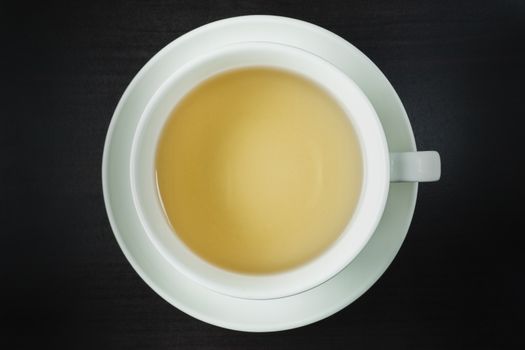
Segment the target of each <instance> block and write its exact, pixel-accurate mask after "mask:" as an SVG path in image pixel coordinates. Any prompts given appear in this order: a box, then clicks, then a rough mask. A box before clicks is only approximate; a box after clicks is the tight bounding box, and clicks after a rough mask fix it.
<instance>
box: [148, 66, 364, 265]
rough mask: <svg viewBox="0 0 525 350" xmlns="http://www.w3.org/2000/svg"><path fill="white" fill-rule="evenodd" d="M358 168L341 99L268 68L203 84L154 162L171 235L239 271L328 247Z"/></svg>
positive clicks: (346, 210) (344, 216) (175, 116)
mask: <svg viewBox="0 0 525 350" xmlns="http://www.w3.org/2000/svg"><path fill="white" fill-rule="evenodd" d="M362 168H363V166H362V158H361V152H360V148H359V144H358V140H357V137H356V134H355V132H354V130H353V128H352V125H351V123H350V122H349V120H348V118H347V116H346V115H345V113H344V111H343V110H342V109H341V107H340V106H339V105H338V104H337V102H336V101H335V100H334V99H333V98H332V97H330V96H329V95H328V94H327V93H326V92H325V91H324V90H323V89H321V88H320V87H318V86H317V85H316V84H314V83H313V82H311V81H310V80H307V79H305V78H303V77H301V76H299V75H296V74H292V73H289V72H286V71H281V70H275V69H268V68H246V69H238V70H233V71H228V72H225V73H222V74H219V75H216V76H214V77H213V78H211V79H209V80H207V81H205V82H204V83H202V84H200V85H199V86H197V87H196V88H195V89H194V90H193V91H192V92H190V93H189V94H188V95H187V96H186V97H185V98H184V99H183V100H182V102H181V103H180V104H178V105H177V107H176V108H175V109H174V110H173V112H172V113H171V116H170V118H169V120H168V121H167V123H166V125H165V127H164V130H163V132H162V135H161V138H160V140H159V143H158V148H157V158H156V172H157V185H158V189H159V195H160V198H161V201H162V203H163V206H164V210H165V214H166V216H167V218H168V220H169V222H170V224H171V226H172V228H173V229H174V232H176V234H177V235H178V236H179V237H180V238H181V239H182V240H183V241H184V242H185V244H186V245H187V246H188V247H189V248H190V249H191V250H193V251H194V252H195V253H196V254H197V255H199V256H201V257H202V258H203V259H205V260H207V261H209V262H210V263H212V264H215V265H217V266H219V267H222V268H225V269H228V270H233V271H237V272H243V273H271V272H278V271H282V270H286V269H290V268H293V267H296V266H298V265H300V264H303V263H305V262H306V261H308V260H310V259H312V258H314V257H316V256H318V255H319V254H320V253H322V252H323V251H324V250H325V249H327V248H328V247H329V246H330V245H331V244H332V243H333V242H334V241H335V240H336V239H337V238H338V237H339V235H340V234H341V232H342V231H343V230H344V228H345V227H346V225H347V224H348V222H349V220H350V218H351V216H352V213H353V211H354V209H355V207H356V204H357V201H358V199H359V195H360V192H361V182H362V176H363V170H362Z"/></svg>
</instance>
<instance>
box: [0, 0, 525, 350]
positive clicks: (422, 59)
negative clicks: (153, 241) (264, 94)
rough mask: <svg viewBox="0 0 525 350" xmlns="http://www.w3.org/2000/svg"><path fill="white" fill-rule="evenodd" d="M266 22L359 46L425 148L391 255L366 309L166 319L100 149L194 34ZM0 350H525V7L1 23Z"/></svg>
mask: <svg viewBox="0 0 525 350" xmlns="http://www.w3.org/2000/svg"><path fill="white" fill-rule="evenodd" d="M245 14H277V15H284V16H290V17H295V18H299V19H303V20H307V21H310V22H313V23H316V24H318V25H321V26H323V27H325V28H327V29H329V30H331V31H333V32H335V33H337V34H339V35H340V36H342V37H344V38H345V39H347V40H349V41H350V42H352V43H353V44H354V45H356V46H357V47H358V48H359V49H361V50H362V51H363V52H364V53H365V54H366V55H368V56H369V57H370V58H371V59H372V60H373V61H374V62H375V63H376V64H377V65H378V66H379V67H380V69H381V70H382V71H383V72H384V73H385V74H386V76H387V77H388V78H389V79H390V81H391V82H392V84H393V85H394V87H395V88H396V90H397V92H398V93H399V95H400V97H401V99H402V100H403V102H404V104H405V107H406V109H407V111H408V114H409V117H410V120H411V122H412V125H413V128H414V132H415V135H416V139H417V144H418V147H419V148H420V149H436V150H438V151H440V153H441V155H442V159H443V177H442V180H441V181H440V182H439V183H435V184H425V185H422V186H420V193H419V198H418V204H417V209H416V213H415V217H414V220H413V223H412V226H411V228H410V231H409V234H408V237H407V239H406V241H405V244H404V245H403V247H402V249H401V251H400V252H399V255H398V256H397V258H396V259H395V261H394V262H393V264H392V265H391V267H390V268H389V269H388V271H387V272H386V273H385V274H384V276H383V277H382V278H381V279H380V280H379V281H378V283H376V284H375V285H374V286H373V287H372V288H371V289H370V290H369V291H368V292H367V293H366V294H365V295H363V296H362V297H361V298H359V299H358V300H357V301H356V302H355V303H353V304H352V305H350V306H349V307H347V308H346V309H344V310H343V311H341V312H339V313H337V314H336V315H334V316H332V317H330V318H328V319H326V320H323V321H321V322H318V323H316V324H313V325H310V326H307V327H303V328H300V329H296V330H291V331H286V332H278V333H270V334H250V333H241V332H234V331H229V330H225V329H221V328H218V327H215V326H211V325H208V324H206V323H203V322H201V321H198V320H196V319H193V318H191V317H189V316H187V315H186V314H184V313H182V312H181V311H179V310H177V309H175V308H174V307H172V306H171V305H169V304H168V303H167V302H165V301H164V300H163V299H162V298H160V297H159V296H158V295H156V294H155V293H154V292H153V291H152V290H151V289H150V288H149V287H148V286H147V285H146V284H145V283H144V282H143V281H142V280H141V279H140V278H139V276H138V275H137V274H136V273H135V272H134V270H133V269H132V268H131V266H130V265H129V264H128V262H127V261H126V259H125V258H124V255H123V254H122V252H121V251H120V249H119V247H118V246H117V243H116V241H115V239H114V237H113V234H112V232H111V229H110V226H109V223H108V219H107V217H106V212H105V209H104V203H103V198H102V189H101V177H100V173H101V160H102V150H103V144H104V138H105V135H106V131H107V127H108V125H109V122H110V118H111V115H112V113H113V110H114V108H115V106H116V104H117V102H118V100H119V98H120V96H121V94H122V92H123V91H124V89H125V88H126V86H127V84H128V83H129V82H130V80H131V79H132V78H133V76H134V75H135V74H136V72H137V71H138V70H139V69H140V68H141V67H142V65H144V64H145V63H146V62H147V61H148V59H150V58H151V57H152V56H153V55H154V54H155V53H156V52H157V51H158V50H160V49H161V48H162V47H164V46H165V45H166V44H168V43H169V42H171V41H172V40H174V39H175V38H177V37H178V36H180V35H181V34H183V33H185V32H187V31H189V30H191V29H194V28H195V27H198V26H200V25H202V24H205V23H208V22H210V21H214V20H217V19H221V18H226V17H231V16H237V15H245ZM0 19H1V20H0V26H1V28H2V30H1V33H2V34H1V38H2V39H3V40H2V41H1V42H0V47H1V51H0V52H1V55H0V60H1V63H2V78H1V83H0V86H1V94H0V95H1V99H2V104H1V105H0V107H1V112H0V113H1V114H0V115H1V117H2V126H1V127H0V205H1V207H0V223H1V229H0V232H1V233H0V234H1V242H2V243H1V245H0V247H1V248H0V249H1V254H0V271H1V276H0V277H1V279H0V280H1V286H2V287H1V288H0V291H1V301H2V307H1V311H0V315H1V317H2V319H3V322H2V324H3V326H2V327H1V333H4V334H3V335H2V336H1V337H0V345H1V344H2V343H3V342H8V341H11V342H14V343H13V344H14V345H15V346H16V347H15V346H13V345H11V347H2V348H3V349H8V348H23V347H26V346H27V347H29V345H40V346H44V345H52V346H53V348H64V349H80V348H82V349H84V348H86V349H106V348H108V349H168V348H169V349H216V348H217V349H219V348H224V349H290V348H311V349H464V348H478V349H479V348H487V349H501V348H511V346H512V345H518V344H520V345H521V346H523V345H524V344H523V337H522V335H523V333H524V331H525V326H524V311H525V310H524V301H523V299H524V298H523V288H522V287H521V282H522V280H523V277H524V276H523V263H522V260H523V253H522V251H523V245H522V244H521V243H523V229H522V228H521V227H520V226H519V225H521V224H523V219H522V218H523V207H524V206H523V195H524V193H523V192H524V191H523V178H524V174H523V166H522V165H523V159H524V157H523V152H524V147H523V139H524V137H523V132H524V129H523V124H524V123H523V119H524V117H525V115H524V112H523V111H524V107H523V103H524V102H525V100H524V91H525V88H524V86H525V85H524V83H525V81H524V78H525V74H524V73H525V69H524V64H525V52H524V49H525V2H524V1H492V2H487V1H365V0H363V1H350V0H349V1H343V0H341V1H304V2H300V1H287V0H279V1H257V0H245V1H242V0H239V1H210V0H206V1H195V0H193V1H186V0H182V1H167V0H164V1H163V0H155V1H129V2H125V1H118V2H106V1H71V2H62V3H59V2H40V3H37V4H30V3H28V2H17V3H13V4H8V3H6V2H2V4H1V5H0Z"/></svg>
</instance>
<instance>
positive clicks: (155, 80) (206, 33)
mask: <svg viewBox="0 0 525 350" xmlns="http://www.w3.org/2000/svg"><path fill="white" fill-rule="evenodd" d="M242 41H270V42H278V43H284V44H288V45H292V46H297V47H300V48H302V49H305V50H308V51H310V52H312V53H315V54H317V55H319V56H321V57H323V58H324V59H326V60H328V61H330V62H331V63H332V64H334V65H336V66H337V67H339V69H341V70H342V71H344V72H345V73H347V74H348V75H349V76H350V77H351V78H352V79H353V80H354V81H355V82H356V83H357V84H358V85H359V86H360V87H361V89H362V90H363V91H364V92H365V94H366V95H367V96H368V98H369V99H370V100H371V101H372V104H373V105H374V107H375V109H376V111H377V113H378V115H379V117H380V119H381V122H382V123H383V127H384V129H385V133H386V136H387V139H388V145H389V149H390V151H415V150H416V146H415V141H414V137H413V134H412V129H411V127H410V123H409V120H408V117H407V115H406V112H405V110H404V108H403V105H402V104H401V101H400V100H399V97H398V96H397V94H396V92H395V91H394V89H393V88H392V86H391V85H390V83H389V82H388V80H387V79H386V78H385V77H384V75H383V74H382V73H381V72H380V71H379V69H378V68H377V67H376V66H375V65H374V64H373V63H372V62H371V61H370V60H369V59H368V58H367V57H366V56H365V55H364V54H363V53H361V52H360V51H359V50H357V49H356V48H355V47H354V46H352V45H351V44H349V43H348V42H346V41H345V40H343V39H342V38H340V37H338V36H336V35H334V34H333V33H331V32H329V31H327V30H325V29H322V28H320V27H317V26H315V25H312V24H310V23H306V22H302V21H298V20H293V19H289V18H284V17H274V16H245V17H236V18H230V19H226V20H221V21H218V22H214V23H210V24H208V25H205V26H203V27H200V28H197V29H195V30H193V31H191V32H190V33H188V34H186V35H184V36H182V37H180V38H178V39H177V40H175V41H173V42H172V43H171V44H169V45H168V46H166V47H165V48H164V49H162V50H161V51H160V52H159V53H158V54H157V55H155V56H154V57H153V58H152V59H151V60H150V61H149V62H148V63H147V64H146V65H145V66H144V67H143V68H142V70H141V71H140V72H139V73H138V74H137V76H136V77H135V78H134V79H133V81H132V82H131V84H130V85H129V86H128V88H127V89H126V91H125V92H124V95H123V96H122V98H121V100H120V102H119V104H118V106H117V108H116V110H115V114H114V115H113V119H112V120H111V125H110V127H109V131H108V135H107V138H106V144H105V147H104V157H103V164H102V180H103V190H104V200H105V204H106V209H107V212H108V216H109V220H110V223H111V227H112V228H113V232H114V233H115V237H116V238H117V241H118V243H119V245H120V247H121V249H122V251H123V252H124V254H125V255H126V257H127V259H128V260H129V262H130V263H131V265H132V266H133V268H134V269H135V270H136V271H137V273H138V274H139V275H140V276H141V277H142V278H143V279H144V281H145V282H146V283H147V284H148V285H149V286H150V287H151V288H153V290H155V291H156V292H157V293H158V294H159V295H160V296H162V297H163V298H164V299H166V300H167V301H168V302H169V303H170V304H172V305H173V306H175V307H177V308H178V309H180V310H182V311H184V312H185V313H187V314H189V315H191V316H193V317H195V318H198V319H200V320H202V321H205V322H208V323H211V324H214V325H217V326H220V327H224V328H230V329H236V330H242V331H256V332H265V331H277V330H284V329H290V328H295V327H299V326H303V325H306V324H309V323H312V322H315V321H318V320H321V319H323V318H325V317H328V316H330V315H332V314H334V313H335V312H337V311H339V310H341V309H342V308H344V307H345V306H347V305H349V304H350V303H351V302H353V301H354V300H355V299H357V298H358V297H359V296H361V295H362V294H363V293H364V292H365V291H366V290H367V289H368V288H370V287H371V286H372V284H373V283H374V282H375V281H376V280H377V279H378V278H379V277H380V276H381V275H382V274H383V272H384V271H385V270H386V269H387V267H388V265H390V263H391V262H392V260H393V259H394V257H395V255H396V253H397V251H398V250H399V248H400V247H401V244H402V243H403V240H404V238H405V235H406V233H407V231H408V227H409V225H410V221H411V220H412V214H413V212H414V207H415V202H416V197H417V184H416V183H405V184H391V186H390V192H389V197H388V201H387V205H386V209H385V212H384V216H383V218H382V219H381V223H380V224H379V227H378V229H377V231H376V232H375V233H374V236H373V237H372V238H371V240H370V241H369V243H368V244H367V246H366V247H365V249H364V250H363V251H362V252H361V253H360V254H359V255H358V257H357V258H356V259H355V260H354V261H352V263H351V264H350V265H348V266H347V267H346V268H345V269H344V270H343V271H342V272H340V273H339V274H338V275H336V276H335V277H334V278H332V279H331V280H329V281H327V282H326V283H324V284H322V285H320V286H318V287H316V288H314V289H311V290H309V291H306V292H304V293H301V294H298V295H295V296H291V297H287V298H281V299H273V300H244V299H236V298H233V297H228V296H225V295H222V294H218V293H215V292H212V291H210V290H208V289H206V288H204V287H201V286H200V285H198V284H195V283H194V282H192V281H191V280H188V279H187V278H186V277H184V276H183V275H181V274H180V273H179V272H177V270H175V269H174V268H173V267H172V266H171V265H170V264H169V263H168V261H166V260H164V259H163V258H162V256H161V254H159V253H158V252H157V250H156V249H155V248H154V246H153V245H152V243H151V242H150V241H149V239H148V237H147V235H146V233H145V232H144V230H143V229H142V226H141V224H140V222H139V219H138V217H137V214H136V212H135V208H134V206H133V201H132V198H131V189H130V179H129V169H130V165H129V161H130V150H131V141H132V138H133V134H134V132H135V128H136V126H137V123H138V121H139V118H140V116H141V113H142V111H143V109H144V107H145V105H146V103H147V102H148V101H149V99H150V98H151V96H152V95H153V93H154V92H155V91H156V90H157V88H158V87H159V86H160V85H161V84H162V83H163V82H164V80H165V79H166V78H167V77H169V76H170V75H171V74H172V73H173V72H174V71H175V70H176V69H177V68H178V67H179V66H180V65H181V64H183V63H184V62H186V61H187V60H189V59H191V58H194V57H195V56H197V55H200V54H203V53H205V52H207V51H208V50H210V49H213V48H217V47H220V46H223V45H226V44H230V43H234V42H242Z"/></svg>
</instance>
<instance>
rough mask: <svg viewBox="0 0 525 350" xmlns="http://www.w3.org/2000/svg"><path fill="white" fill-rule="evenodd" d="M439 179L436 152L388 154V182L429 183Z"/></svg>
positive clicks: (439, 166)
mask: <svg viewBox="0 0 525 350" xmlns="http://www.w3.org/2000/svg"><path fill="white" fill-rule="evenodd" d="M440 177H441V159H440V157H439V153H437V152H436V151H424V152H392V153H390V182H431V181H437V180H439V178H440Z"/></svg>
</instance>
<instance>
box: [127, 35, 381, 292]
mask: <svg viewBox="0 0 525 350" xmlns="http://www.w3.org/2000/svg"><path fill="white" fill-rule="evenodd" d="M249 66H265V67H273V68H280V69H286V70H288V71H291V72H294V73H296V74H300V75H302V76H305V77H307V78H309V79H310V80H313V81H314V82H316V83H317V84H318V85H319V86H321V87H322V88H324V89H325V90H326V91H328V92H329V93H330V95H332V96H333V97H334V98H335V99H336V100H337V101H338V102H339V104H340V105H341V107H342V108H343V109H344V110H345V112H346V114H347V116H348V118H349V119H350V121H351V123H352V124H353V126H354V129H355V131H356V134H357V137H358V139H359V143H360V146H361V151H362V156H363V173H364V176H363V185H362V190H361V195H360V198H359V201H358V204H357V207H356V209H355V211H354V214H353V216H352V219H351V221H350V223H349V224H348V225H347V227H346V228H345V230H344V231H343V233H342V234H341V236H340V237H339V238H338V239H337V241H336V242H335V243H334V244H332V245H331V246H330V247H329V248H328V249H327V250H326V251H325V252H323V253H322V254H321V255H320V256H319V257H317V258H315V259H313V260H311V261H309V262H308V263H306V264H303V265H301V266H299V267H297V268H294V269H291V270H287V271H284V272H280V273H272V274H265V275H253V274H241V273H234V272H230V271H227V270H224V269H221V268H218V267H216V266H214V265H212V264H210V263H208V262H207V261H205V260H204V259H202V258H200V257H199V256H198V255H196V254H194V253H193V252H192V251H191V250H190V249H189V248H188V247H187V246H186V245H185V244H184V242H183V241H182V240H181V239H179V238H178V237H177V235H176V234H174V232H173V230H172V228H171V227H170V225H169V222H168V221H167V219H166V217H165V215H164V212H163V209H162V204H161V202H160V200H159V196H158V192H157V184H156V177H155V153H156V149H157V140H158V139H159V137H160V134H161V132H162V128H163V126H164V124H165V122H166V120H167V118H168V117H169V115H170V112H171V111H172V110H173V108H174V106H175V105H176V104H177V103H178V102H179V101H180V100H181V99H182V98H183V97H184V96H185V95H186V94H187V93H188V92H189V91H190V90H191V89H193V88H194V87H195V86H196V85H198V84H200V83H201V82H203V81H204V80H206V79H208V78H210V77H211V76H213V75H216V74H218V73H220V72H223V71H226V70H230V69H234V68H241V67H249ZM388 185H389V157H388V147H387V143H386V139H385V136H384V133H383V129H382V127H381V123H380V122H379V119H378V118H377V115H376V112H375V111H374V108H373V107H372V105H371V104H370V102H369V101H368V99H367V98H366V96H365V95H364V93H363V92H362V91H361V90H360V89H359V88H358V87H357V85H356V84H355V83H354V82H353V81H352V80H350V79H349V78H348V77H347V76H346V75H345V74H344V73H342V72H341V71H339V70H338V69H337V68H335V67H334V66H333V65H331V64H330V63H328V62H326V61H325V60H323V59H321V58H319V57H318V56H315V55H313V54H310V53H308V52H306V51H304V50H300V49H296V48H293V47H290V46H285V45H280V44H273V43H239V44H233V45H228V46H226V47H223V48H221V49H217V50H214V51H213V52H211V53H210V54H207V55H204V56H202V57H199V58H197V59H195V60H191V61H189V62H188V63H187V64H185V65H184V66H182V67H181V68H180V69H178V70H177V71H176V72H175V73H174V74H173V75H172V76H171V77H170V78H169V79H167V80H166V82H165V83H164V84H163V85H162V86H161V87H160V89H159V90H158V91H157V93H156V94H155V95H154V96H153V98H152V99H151V101H150V102H149V103H148V105H147V106H146V108H145V110H144V113H143V115H142V118H141V120H140V122H139V125H138V127H137V131H136V134H135V138H134V142H133V147H132V151H131V190H132V194H133V200H134V203H135V207H136V208H137V212H138V214H139V218H140V219H141V222H142V224H143V225H144V227H145V229H146V232H147V233H148V235H149V236H150V238H151V239H152V241H153V243H154V244H155V246H156V247H157V249H159V251H160V252H161V253H162V254H163V255H164V257H165V258H166V259H168V260H169V261H170V262H171V263H172V264H173V265H174V266H175V267H176V268H177V269H179V270H180V271H181V272H182V273H184V274H185V275H186V276H188V277H189V278H192V279H194V280H195V281H197V282H200V283H202V284H203V285H204V286H206V287H208V288H211V289H213V290H215V291H217V292H220V293H224V294H228V295H231V296H235V297H239V298H249V299H270V298H280V297H283V296H289V295H292V294H297V293H300V292H303V291H305V290H307V289H310V288H313V287H315V286H317V285H319V284H321V283H322V282H324V281H326V280H328V279H329V278H330V277H332V276H334V275H335V274H336V273H337V272H339V271H341V270H342V269H343V268H344V267H345V266H346V265H347V264H348V263H349V262H350V261H352V259H353V258H355V256H356V255H357V254H358V253H359V251H361V249H362V248H363V247H364V246H365V244H366V242H368V239H369V238H370V236H371V235H372V234H373V233H374V230H375V228H376V226H377V223H378V222H379V219H380V218H381V215H382V213H383V209H384V205H385V202H386V198H387V195H388ZM175 233H176V232H175Z"/></svg>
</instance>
